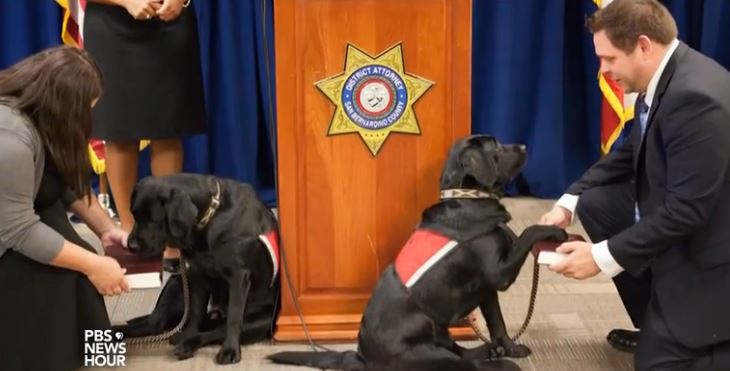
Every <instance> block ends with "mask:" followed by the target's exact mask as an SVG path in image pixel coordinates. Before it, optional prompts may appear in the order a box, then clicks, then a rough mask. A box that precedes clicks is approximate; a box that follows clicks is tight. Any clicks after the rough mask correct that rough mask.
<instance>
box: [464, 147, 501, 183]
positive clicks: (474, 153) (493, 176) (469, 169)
mask: <svg viewBox="0 0 730 371" xmlns="http://www.w3.org/2000/svg"><path fill="white" fill-rule="evenodd" d="M459 162H460V163H461V167H462V169H464V176H466V175H471V176H472V177H473V178H474V179H476V181H477V182H479V184H480V185H482V186H485V187H486V186H491V185H493V184H494V183H496V182H497V175H498V174H497V172H498V170H497V164H496V163H495V159H494V158H493V157H492V156H489V154H487V155H485V154H484V152H483V151H481V150H479V149H478V148H474V147H467V148H466V149H465V150H464V151H462V152H461V154H460V155H459Z"/></svg>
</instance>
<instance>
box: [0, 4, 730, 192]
mask: <svg viewBox="0 0 730 371" xmlns="http://www.w3.org/2000/svg"><path fill="white" fill-rule="evenodd" d="M473 3H474V17H473V20H474V30H473V31H474V32H473V69H474V70H473V74H472V75H473V81H472V97H473V98H472V99H473V104H472V107H473V108H472V109H473V123H472V131H473V132H474V133H490V134H494V135H496V136H497V137H498V138H499V139H500V140H502V141H504V142H515V143H524V144H527V145H528V149H529V163H528V165H527V168H526V169H525V171H524V172H523V174H522V176H521V177H520V178H519V179H518V180H517V182H515V185H514V187H513V189H512V191H513V192H516V193H519V194H531V195H535V196H538V197H557V196H559V195H560V194H561V193H562V191H563V190H564V189H565V188H566V187H567V186H568V185H569V184H570V183H571V182H572V181H574V180H575V179H576V178H577V177H579V176H580V174H582V172H583V171H584V170H585V169H586V168H587V167H588V166H590V165H591V164H592V163H593V162H594V161H595V160H597V159H598V156H599V149H598V148H599V144H598V142H599V139H598V138H599V134H598V133H599V109H600V95H599V91H598V88H597V85H596V71H597V68H598V66H597V61H596V58H595V56H594V55H593V47H592V42H591V35H590V34H589V33H588V32H587V31H586V30H585V28H584V27H583V22H584V20H585V17H586V15H588V14H590V13H591V12H593V11H594V10H595V6H594V5H593V2H592V1H590V0H581V1H577V0H550V1H540V2H538V1H527V0H510V1H508V0H473ZM664 3H665V4H666V5H667V6H668V7H669V9H670V11H671V12H672V14H674V16H675V18H676V19H677V23H678V25H679V30H680V39H681V40H683V41H685V42H687V43H688V44H690V45H691V46H692V47H694V48H696V49H698V50H700V51H702V52H703V53H705V54H706V55H708V56H710V57H712V58H714V59H716V60H717V61H718V62H720V63H721V64H723V65H724V66H726V68H727V67H730V28H728V27H726V26H724V25H726V24H728V23H729V22H730V2H728V1H726V0H666V1H664ZM193 4H194V6H195V7H196V10H197V12H198V19H199V28H200V41H201V56H202V61H203V74H204V81H205V90H206V104H207V108H208V121H209V133H208V134H207V135H200V136H196V137H192V138H189V139H187V140H186V156H185V162H186V171H191V172H201V173H213V174H216V175H221V176H226V177H232V178H235V179H238V180H240V181H244V182H249V183H251V184H253V185H254V187H256V189H257V190H258V191H259V193H260V195H261V197H262V198H263V199H264V200H265V201H266V202H267V203H270V204H273V203H274V202H275V192H274V174H275V168H274V162H275V159H274V153H273V151H272V148H273V147H272V138H273V137H274V134H273V132H274V130H275V127H274V124H273V123H274V122H275V117H274V112H275V107H274V101H275V94H276V93H275V92H274V91H273V88H274V50H273V49H274V46H273V45H274V44H273V20H272V19H273V16H272V12H273V9H272V0H198V1H193ZM60 17H61V12H60V9H59V7H58V6H57V5H56V4H55V2H53V1H52V0H0V68H4V67H7V66H8V65H10V64H12V63H13V62H15V61H17V60H18V59H20V58H23V57H25V56H27V55H29V54H31V53H33V52H36V51H38V50H40V49H43V48H45V47H48V46H51V45H56V44H58V43H59V30H60V27H61V20H60ZM142 163H143V164H144V163H145V161H142ZM148 172H149V170H148V167H147V166H146V165H143V166H142V174H147V173H148Z"/></svg>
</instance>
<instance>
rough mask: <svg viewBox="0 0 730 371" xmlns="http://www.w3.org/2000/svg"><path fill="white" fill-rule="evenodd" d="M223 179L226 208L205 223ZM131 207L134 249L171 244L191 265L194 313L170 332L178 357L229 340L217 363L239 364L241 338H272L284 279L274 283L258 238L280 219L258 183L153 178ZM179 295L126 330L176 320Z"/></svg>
mask: <svg viewBox="0 0 730 371" xmlns="http://www.w3.org/2000/svg"><path fill="white" fill-rule="evenodd" d="M216 182H217V183H218V184H220V206H219V207H218V209H217V211H216V212H215V214H214V215H213V217H212V218H211V219H210V221H209V222H208V223H207V224H206V225H205V226H204V227H202V228H198V226H197V224H198V222H199V221H200V220H201V218H202V217H203V215H204V214H205V212H206V210H207V209H208V207H209V205H210V204H211V200H212V196H213V195H215V194H216V192H217V191H216ZM132 213H133V215H134V218H135V222H136V223H135V227H134V229H133V230H132V232H131V233H130V235H129V242H128V245H129V248H130V249H131V250H132V251H135V252H137V253H139V254H142V255H159V254H160V253H161V252H162V250H163V249H164V248H165V246H173V247H177V248H179V249H180V250H181V252H182V255H183V256H184V257H185V260H186V261H187V262H188V264H189V268H188V269H187V271H186V273H187V275H188V279H189V282H190V312H189V313H190V314H189V317H188V321H187V324H186V326H185V328H184V329H183V330H182V332H180V333H178V334H176V335H175V336H173V338H171V343H173V344H174V345H176V347H175V355H176V356H177V357H178V358H179V359H185V358H189V357H192V356H193V355H194V353H195V351H196V350H197V349H198V348H200V347H202V346H204V345H207V344H219V343H222V344H223V345H222V347H221V349H220V351H219V352H218V355H217V356H216V362H218V363H220V364H228V363H236V362H238V361H240V359H241V350H240V345H241V344H250V343H254V342H258V341H262V340H266V339H270V338H271V337H272V334H273V331H274V325H275V321H276V316H277V315H278V310H279V308H278V298H279V280H278V279H276V280H273V281H272V278H273V275H274V266H273V264H272V261H271V258H270V255H269V252H268V251H267V249H266V247H265V245H264V244H263V242H261V241H260V240H259V238H258V236H259V235H260V234H264V233H267V232H269V231H270V230H272V229H277V223H276V219H275V217H274V214H273V213H272V212H271V210H269V209H268V208H267V207H266V206H265V205H264V204H263V203H262V202H261V201H260V200H259V199H258V197H257V196H256V193H255V191H254V190H253V189H252V188H251V186H249V185H247V184H243V183H239V182H236V181H233V180H230V179H221V178H215V177H212V176H204V175H195V174H178V175H171V176H166V177H159V178H154V177H149V178H145V179H143V180H142V181H140V182H139V183H138V184H137V186H136V187H135V189H134V192H133V195H132ZM277 278H278V277H277ZM178 299H179V300H177V301H175V300H172V299H168V301H167V302H164V303H159V304H158V307H157V308H156V309H155V312H154V313H153V314H152V315H150V316H147V317H143V318H141V319H138V320H136V321H135V322H133V323H130V324H129V326H128V327H127V328H126V330H127V332H125V333H127V334H128V333H133V334H134V333H135V332H136V334H139V333H140V332H155V331H157V332H159V330H161V327H167V326H170V324H172V325H173V326H174V324H176V322H177V321H176V320H179V317H180V316H179V313H180V310H181V306H182V298H178ZM209 299H210V302H211V303H213V305H215V306H218V307H219V308H220V309H221V310H220V313H221V314H222V318H218V320H217V321H216V320H215V319H211V318H209V316H207V307H208V304H209ZM205 319H207V320H208V321H207V323H206V324H205V326H204V325H203V320H205ZM204 327H207V328H204ZM123 331H124V329H123Z"/></svg>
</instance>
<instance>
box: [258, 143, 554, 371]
mask: <svg viewBox="0 0 730 371" xmlns="http://www.w3.org/2000/svg"><path fill="white" fill-rule="evenodd" d="M526 157H527V155H526V152H525V147H524V146H521V145H502V144H500V143H499V142H498V141H497V140H496V139H495V138H493V137H491V136H484V135H478V136H471V137H468V138H465V139H463V140H460V141H459V142H457V143H456V144H455V145H454V146H453V147H452V149H451V151H450V153H449V155H448V158H447V160H446V164H445V167H444V169H443V172H442V176H441V200H440V201H439V202H437V203H436V204H434V205H432V206H430V207H428V208H427V209H426V210H425V211H424V212H423V214H422V219H421V222H420V224H419V225H418V227H417V229H416V231H415V232H414V233H413V235H412V236H411V238H410V239H409V240H408V242H406V244H405V246H404V247H403V249H402V250H401V252H400V253H399V255H398V257H397V259H396V261H395V263H394V264H392V265H390V266H389V267H387V268H386V270H385V272H384V273H383V275H382V276H381V278H380V281H379V282H378V284H377V286H376V287H375V290H374V291H373V293H372V296H371V298H370V301H369V302H368V305H367V308H366V309H365V312H364V314H363V318H362V322H361V324H360V332H359V336H358V349H357V351H350V352H281V353H277V354H273V355H271V356H269V359H271V360H272V361H274V362H276V363H283V364H294V365H303V366H310V367H317V368H324V369H335V370H373V371H374V370H378V371H386V370H392V371H404V370H409V371H410V370H418V371H428V370H434V371H436V370H438V371H441V370H449V371H467V370H469V371H471V370H519V367H518V366H517V365H516V364H515V363H514V362H511V361H508V360H503V359H502V360H496V358H498V357H502V356H508V357H525V356H527V355H529V354H530V350H529V349H528V348H527V347H525V346H523V345H518V344H515V343H514V342H513V341H512V340H511V339H510V337H509V336H508V334H507V332H506V329H505V323H504V319H503V317H502V312H501V310H500V306H499V300H498V296H497V292H498V291H503V290H506V289H507V288H508V287H509V286H510V285H511V284H512V283H513V282H514V281H515V279H516V278H517V276H518V274H519V271H520V269H521V267H522V265H523V264H524V262H525V259H526V258H527V256H528V254H530V250H531V247H532V245H533V244H534V243H535V242H536V241H541V240H551V241H556V242H562V241H565V240H566V238H567V236H566V233H565V231H563V230H562V229H559V228H557V227H552V226H532V227H529V228H527V229H526V230H525V231H524V232H523V233H522V234H521V235H520V237H519V238H517V237H516V236H515V235H514V234H513V233H512V232H511V231H510V230H509V228H508V227H507V226H506V225H505V223H507V222H508V221H509V220H510V214H509V213H508V212H507V210H506V209H505V208H504V206H503V205H502V204H500V202H499V199H498V198H497V197H495V196H494V195H495V194H498V193H499V192H501V190H502V187H503V185H504V184H505V183H506V182H508V181H509V180H510V179H511V178H512V177H514V176H515V175H516V174H517V173H518V172H519V171H520V170H521V169H522V167H523V165H524V163H525V162H526ZM477 307H479V308H480V309H481V311H482V313H483V314H484V317H485V319H486V322H487V326H488V328H489V332H490V335H491V340H492V344H485V345H483V346H480V347H477V348H474V349H465V348H462V347H461V346H459V345H458V344H456V343H455V342H454V341H453V340H452V339H451V338H450V336H449V332H448V329H449V325H451V324H454V323H456V322H458V321H460V320H462V319H463V318H464V317H465V316H467V315H468V314H469V313H471V312H472V311H473V310H474V309H475V308H477Z"/></svg>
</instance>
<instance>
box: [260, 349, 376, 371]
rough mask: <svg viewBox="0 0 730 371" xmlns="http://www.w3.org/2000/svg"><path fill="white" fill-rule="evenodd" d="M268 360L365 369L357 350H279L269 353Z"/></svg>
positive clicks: (339, 368) (348, 369) (356, 369)
mask: <svg viewBox="0 0 730 371" xmlns="http://www.w3.org/2000/svg"><path fill="white" fill-rule="evenodd" d="M266 358H268V359H269V360H271V361H272V362H274V363H281V364H285V365H297V366H308V367H315V368H321V369H332V370H347V371H359V370H364V369H365V362H363V361H362V359H361V358H360V356H359V355H358V354H357V352H354V351H351V350H350V351H347V352H331V351H327V352H279V353H274V354H271V355H269V356H268V357H266Z"/></svg>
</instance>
